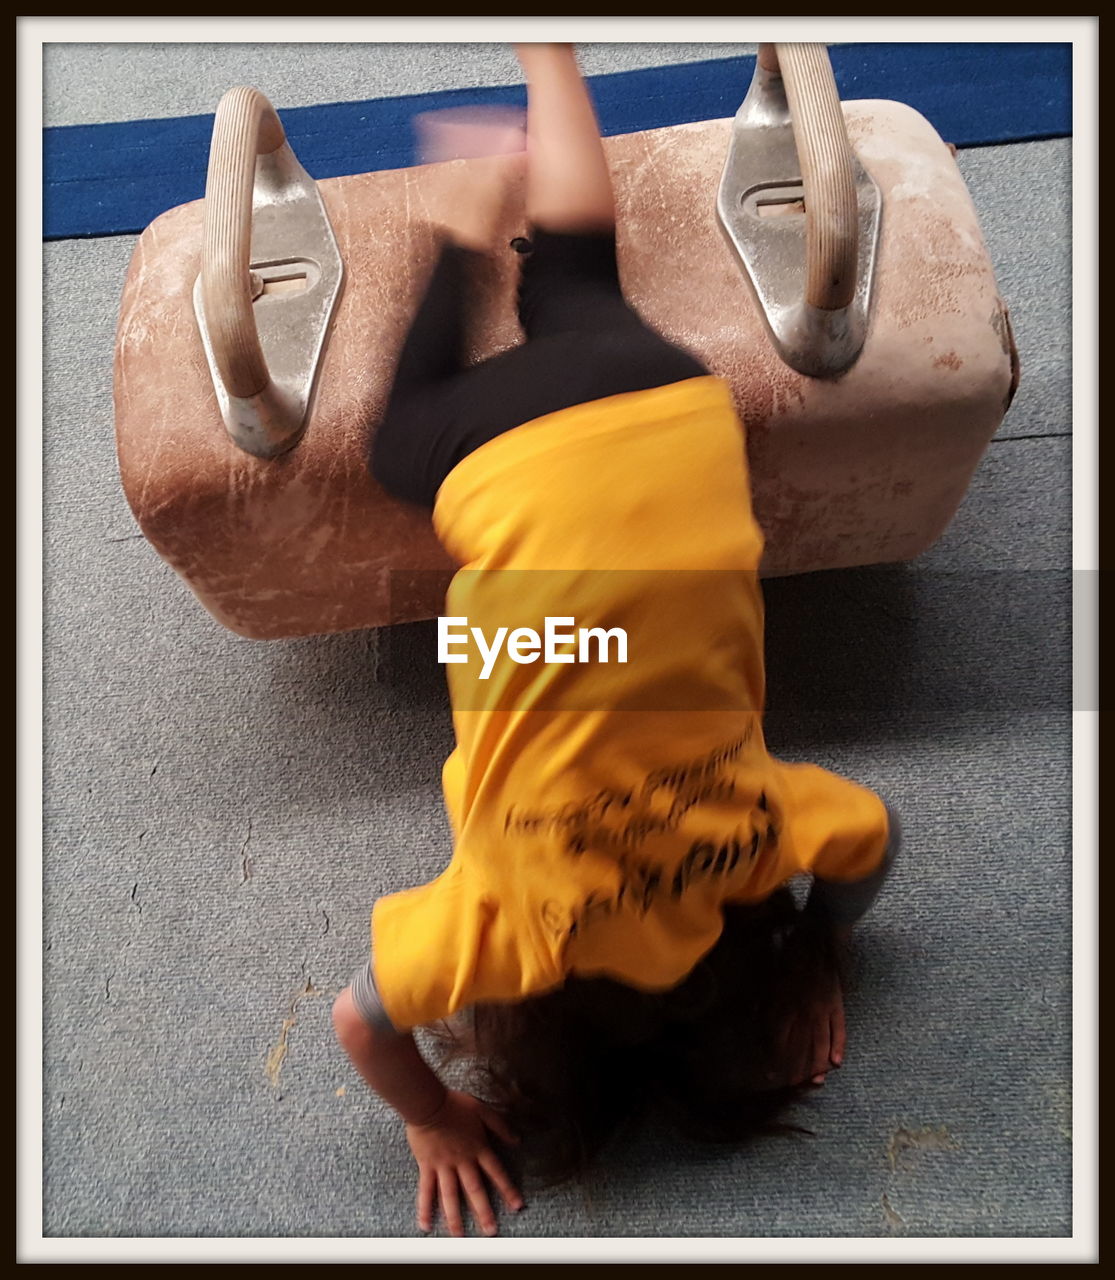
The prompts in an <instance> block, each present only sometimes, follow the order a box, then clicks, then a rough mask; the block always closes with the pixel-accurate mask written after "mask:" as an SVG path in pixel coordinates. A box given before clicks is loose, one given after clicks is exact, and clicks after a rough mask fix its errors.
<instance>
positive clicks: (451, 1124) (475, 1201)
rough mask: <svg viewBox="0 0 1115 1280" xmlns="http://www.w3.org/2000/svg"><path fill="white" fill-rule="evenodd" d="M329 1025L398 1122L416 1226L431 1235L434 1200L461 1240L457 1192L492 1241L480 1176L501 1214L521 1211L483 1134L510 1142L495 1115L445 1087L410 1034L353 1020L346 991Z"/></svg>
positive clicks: (381, 1020) (355, 1012)
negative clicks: (413, 1178) (413, 1189)
mask: <svg viewBox="0 0 1115 1280" xmlns="http://www.w3.org/2000/svg"><path fill="white" fill-rule="evenodd" d="M333 1027H334V1029H335V1031H336V1033H337V1039H338V1040H339V1041H340V1043H341V1046H342V1048H343V1049H344V1050H345V1052H346V1053H347V1054H348V1056H349V1058H350V1059H351V1060H352V1064H353V1066H355V1067H356V1069H357V1071H359V1073H360V1075H361V1076H363V1078H364V1080H365V1081H366V1082H367V1084H368V1085H369V1086H370V1087H371V1088H372V1089H373V1090H374V1091H375V1092H376V1093H377V1094H379V1096H380V1097H381V1098H382V1099H383V1100H384V1101H385V1102H386V1103H388V1104H389V1105H390V1106H392V1107H394V1108H395V1110H396V1111H397V1112H398V1113H399V1115H400V1116H402V1118H403V1120H404V1121H405V1123H406V1134H407V1141H408V1142H409V1143H410V1148H411V1151H412V1152H413V1153H414V1158H415V1160H416V1161H417V1162H418V1169H419V1181H418V1225H419V1227H421V1229H422V1230H423V1231H430V1230H432V1228H433V1219H434V1209H435V1204H436V1203H437V1201H438V1199H440V1201H441V1206H442V1211H443V1213H444V1215H445V1220H446V1223H447V1225H448V1227H449V1230H450V1232H451V1233H452V1234H453V1235H455V1236H463V1235H464V1226H463V1223H462V1218H461V1194H460V1193H461V1189H462V1188H463V1190H464V1192H465V1195H466V1197H467V1199H468V1203H469V1205H470V1206H471V1208H472V1211H473V1214H474V1216H475V1218H476V1221H477V1222H478V1224H479V1225H480V1228H481V1230H482V1231H484V1233H485V1234H486V1235H494V1234H495V1232H496V1221H495V1215H494V1213H493V1212H492V1208H491V1204H490V1202H489V1199H488V1193H487V1190H486V1188H485V1186H484V1179H483V1173H486V1174H487V1175H488V1177H489V1178H490V1179H491V1180H492V1182H493V1183H494V1184H495V1185H496V1187H497V1188H498V1190H499V1192H500V1194H501V1195H502V1197H503V1200H504V1203H505V1204H506V1205H507V1207H508V1208H509V1209H513V1210H517V1209H521V1208H522V1198H521V1197H520V1195H519V1192H518V1190H517V1189H516V1188H515V1186H514V1184H513V1183H512V1182H511V1180H510V1178H508V1176H507V1174H506V1173H505V1172H504V1169H503V1166H502V1165H501V1164H500V1162H499V1160H498V1159H497V1157H496V1156H495V1154H494V1153H493V1152H492V1150H491V1146H490V1141H489V1136H488V1130H489V1129H490V1130H492V1131H493V1132H494V1133H496V1134H498V1135H499V1136H500V1137H501V1138H503V1139H504V1140H505V1141H508V1142H514V1141H516V1139H515V1136H514V1134H512V1133H511V1132H510V1131H509V1130H508V1129H507V1126H506V1125H505V1124H504V1122H503V1120H502V1118H501V1117H500V1116H499V1114H498V1113H497V1112H495V1111H493V1110H492V1108H490V1107H488V1106H487V1105H486V1104H485V1103H483V1102H481V1101H480V1100H479V1099H477V1098H474V1097H472V1096H471V1095H470V1094H467V1093H462V1092H460V1091H458V1090H456V1089H447V1088H446V1087H445V1085H444V1084H442V1082H441V1081H440V1080H439V1079H438V1077H437V1075H436V1074H435V1073H434V1072H433V1071H432V1070H431V1069H430V1067H429V1066H428V1064H427V1063H426V1061H425V1059H424V1058H423V1057H422V1055H421V1054H420V1053H419V1051H418V1046H417V1045H416V1044H415V1042H414V1037H413V1036H412V1035H410V1034H409V1033H408V1032H400V1031H396V1030H395V1029H394V1028H393V1027H391V1025H390V1023H389V1022H388V1021H387V1019H386V1018H385V1017H379V1016H377V1017H375V1018H374V1019H371V1020H369V1019H368V1018H366V1017H365V1016H363V1015H362V1014H361V1012H360V1010H359V1009H358V1008H357V1005H356V1001H355V1000H354V998H353V989H352V987H351V986H349V987H346V988H345V989H344V991H342V992H341V994H340V995H339V996H338V997H337V1000H336V1002H335V1003H334V1005H333Z"/></svg>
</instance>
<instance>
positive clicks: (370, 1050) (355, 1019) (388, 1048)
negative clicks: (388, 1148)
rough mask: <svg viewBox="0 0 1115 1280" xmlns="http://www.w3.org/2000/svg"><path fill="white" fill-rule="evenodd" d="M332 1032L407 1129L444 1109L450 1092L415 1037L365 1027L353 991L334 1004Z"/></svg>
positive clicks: (350, 990)
mask: <svg viewBox="0 0 1115 1280" xmlns="http://www.w3.org/2000/svg"><path fill="white" fill-rule="evenodd" d="M333 1028H334V1030H335V1031H336V1033H337V1039H338V1040H339V1041H340V1043H341V1047H342V1048H343V1049H344V1051H345V1052H346V1053H347V1054H348V1056H349V1058H350V1059H351V1060H352V1065H353V1066H354V1067H355V1068H356V1070H357V1071H359V1072H360V1074H361V1075H362V1076H363V1077H364V1080H365V1081H366V1082H367V1084H368V1085H369V1086H370V1087H371V1088H372V1089H373V1090H374V1091H375V1092H376V1093H378V1094H379V1096H380V1097H381V1098H382V1099H383V1100H384V1102H386V1103H388V1104H389V1105H390V1106H392V1107H394V1108H395V1110H396V1111H397V1112H398V1113H399V1115H400V1116H402V1118H403V1119H404V1120H405V1121H406V1123H407V1124H419V1125H421V1124H427V1123H428V1122H429V1121H430V1120H431V1119H432V1118H433V1117H434V1116H435V1115H436V1114H437V1112H438V1111H439V1110H440V1109H441V1107H442V1106H443V1105H444V1103H445V1096H446V1094H447V1093H448V1090H447V1089H446V1087H445V1085H443V1084H442V1082H441V1081H440V1080H439V1079H438V1078H437V1076H436V1075H435V1074H434V1072H433V1071H432V1070H431V1069H430V1067H429V1066H428V1065H427V1063H426V1060H425V1059H424V1058H423V1057H422V1055H421V1054H420V1053H419V1052H418V1046H417V1045H416V1044H415V1043H414V1037H413V1036H412V1035H409V1034H405V1033H402V1032H398V1031H394V1030H392V1029H389V1028H387V1027H386V1026H384V1025H377V1026H372V1025H371V1024H370V1023H368V1022H366V1021H365V1020H364V1018H363V1017H362V1016H361V1015H360V1012H359V1010H358V1009H357V1007H356V1003H355V1001H354V1000H353V995H352V987H351V986H349V987H345V989H344V990H343V991H342V992H341V994H340V995H339V996H338V997H337V1001H336V1003H335V1004H334V1005H333Z"/></svg>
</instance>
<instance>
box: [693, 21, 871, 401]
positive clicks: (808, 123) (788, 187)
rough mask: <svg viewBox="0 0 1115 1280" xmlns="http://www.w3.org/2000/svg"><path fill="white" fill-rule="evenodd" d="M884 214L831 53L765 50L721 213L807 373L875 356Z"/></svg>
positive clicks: (818, 48) (781, 336)
mask: <svg viewBox="0 0 1115 1280" xmlns="http://www.w3.org/2000/svg"><path fill="white" fill-rule="evenodd" d="M881 208H882V199H881V196H880V194H879V188H878V187H877V186H876V184H875V181H874V180H873V179H872V177H871V176H870V174H868V173H867V171H866V170H865V169H864V168H863V166H862V165H861V164H860V162H859V160H858V159H857V158H856V157H855V155H854V154H853V152H852V148H851V144H850V143H849V141H848V135H847V130H846V127H845V124H844V115H843V111H842V110H841V107H840V100H839V97H838V95H837V91H836V81H835V79H834V78H833V74H832V65H831V63H830V62H829V58H828V52H827V50H826V48H825V46H824V45H821V44H778V45H761V46H760V49H759V57H758V58H757V60H756V63H755V74H754V77H753V78H752V81H751V87H750V88H749V89H748V92H747V97H746V98H745V99H744V101H743V105H742V106H741V107H740V109H739V111H738V112H737V113H736V117H735V122H734V124H733V126H732V138H731V142H730V145H729V148H728V155H727V158H726V160H725V164H724V171H723V174H722V175H721V179H720V190H719V193H718V195H717V214H718V215H719V219H720V225H721V228H722V230H723V232H724V234H725V236H726V237H727V239H728V242H729V243H730V244H731V245H732V247H733V248H734V250H735V251H736V253H737V254H738V255H739V258H740V261H741V263H742V265H743V268H744V270H745V272H746V274H747V278H748V281H749V282H750V284H751V288H752V290H753V292H754V294H755V298H756V301H757V303H758V306H759V310H760V312H761V314H762V316H763V318H764V320H765V321H766V325H767V328H768V329H769V331H770V335H771V339H772V341H773V343H774V346H775V348H776V350H777V351H778V353H779V355H780V356H781V357H782V359H783V360H784V361H785V362H786V363H787V364H788V365H789V366H790V367H791V368H793V369H796V370H797V371H798V372H799V373H803V374H806V375H807V376H809V377H816V378H825V377H835V376H836V375H837V374H840V373H843V372H844V371H845V370H847V369H849V368H851V366H852V365H853V364H854V363H855V361H856V359H857V358H858V356H859V354H860V351H861V350H862V349H863V344H864V341H865V339H866V336H867V328H868V319H869V315H870V307H871V287H872V281H873V276H874V270H875V251H876V246H877V244H878V237H879V223H880V220H881Z"/></svg>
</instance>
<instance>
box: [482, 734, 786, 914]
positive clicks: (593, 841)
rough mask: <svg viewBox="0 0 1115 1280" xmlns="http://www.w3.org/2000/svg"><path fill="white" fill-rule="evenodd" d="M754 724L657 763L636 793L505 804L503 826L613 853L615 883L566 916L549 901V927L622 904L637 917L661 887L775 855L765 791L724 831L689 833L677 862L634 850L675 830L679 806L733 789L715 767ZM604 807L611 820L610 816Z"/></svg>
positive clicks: (674, 891) (666, 889)
mask: <svg viewBox="0 0 1115 1280" xmlns="http://www.w3.org/2000/svg"><path fill="white" fill-rule="evenodd" d="M753 732H754V729H753V726H749V728H748V731H747V732H746V733H745V734H743V735H741V736H740V737H739V738H737V739H734V740H733V741H732V742H730V743H727V744H725V745H724V746H723V747H720V748H718V749H717V750H715V751H713V752H710V753H709V754H708V755H706V756H702V757H699V758H698V759H696V760H691V761H687V762H685V763H683V764H680V765H675V766H669V767H667V768H664V769H658V770H655V771H654V772H653V773H652V774H649V775H648V776H647V777H646V778H645V779H644V780H643V783H642V786H641V787H640V788H639V791H638V794H637V795H636V794H635V793H632V792H625V793H618V792H611V791H601V792H598V793H597V794H596V795H595V796H592V797H590V798H589V799H588V800H587V801H583V802H581V803H573V804H567V805H562V806H560V807H558V808H555V809H552V810H543V811H536V812H533V813H531V812H525V811H520V810H516V809H515V808H514V807H512V808H510V809H508V811H507V815H506V819H505V822H504V830H505V831H512V830H513V831H517V832H535V833H538V832H548V833H554V832H560V833H562V834H563V835H564V837H565V846H564V847H565V849H566V851H567V852H568V853H569V854H570V855H571V856H574V857H577V856H579V855H581V854H583V853H584V852H585V851H586V850H588V849H589V848H593V849H598V850H602V851H607V852H610V853H612V854H614V855H615V856H616V860H617V863H618V866H619V869H620V875H621V879H620V884H619V888H618V889H615V890H594V891H593V892H591V893H589V894H588V896H587V897H586V898H585V899H584V901H583V902H582V903H581V905H580V907H579V908H578V909H577V910H575V912H574V915H573V919H572V922H569V919H568V916H565V917H564V919H563V918H562V913H561V911H560V908H559V907H558V904H556V903H555V902H553V901H552V900H551V901H547V902H546V903H545V904H544V905H543V908H542V918H543V922H544V923H545V924H546V926H547V928H549V929H550V930H551V931H552V932H553V933H554V934H555V935H559V936H560V935H562V934H565V935H568V936H569V937H575V936H576V935H577V934H578V933H579V932H580V931H581V930H583V929H585V928H587V927H588V926H590V925H591V924H593V923H595V922H596V921H597V920H600V919H605V918H607V917H608V916H611V915H613V914H614V913H615V912H617V911H620V910H631V911H634V912H636V914H638V915H639V916H640V917H642V916H645V915H646V913H647V912H648V911H649V910H650V909H651V907H652V906H653V904H654V903H655V902H656V901H657V900H658V899H659V898H661V897H662V896H663V895H667V896H668V897H669V899H670V900H672V901H674V902H677V901H680V899H681V898H682V897H683V896H684V895H685V894H686V893H688V892H689V891H690V890H691V889H693V888H694V887H695V886H697V885H699V884H705V883H707V882H709V881H710V880H714V879H717V878H727V877H729V876H731V875H733V874H734V873H735V872H736V870H737V869H738V868H739V866H740V865H741V863H746V864H747V865H748V866H749V867H754V866H755V865H756V864H757V863H758V861H759V860H760V859H762V858H764V857H768V856H771V855H773V853H774V850H775V849H776V847H777V843H778V829H777V827H776V826H775V823H774V820H773V817H772V815H771V812H770V804H769V801H768V799H767V796H766V793H765V792H762V793H760V795H759V797H758V799H757V800H755V801H754V802H753V804H752V806H751V807H750V812H749V813H748V814H747V817H746V820H745V821H744V823H742V824H740V825H738V826H737V827H736V828H735V829H734V830H733V831H732V832H731V833H730V834H728V835H723V834H719V835H712V834H710V835H709V836H707V837H704V838H698V839H696V840H693V841H692V843H691V844H690V846H689V848H688V850H687V851H686V854H685V856H684V857H683V858H682V860H681V862H680V863H678V864H676V866H675V865H674V864H673V863H671V866H670V867H667V866H666V865H665V864H663V863H661V862H656V861H650V860H648V859H645V858H640V857H639V856H638V854H637V852H636V850H637V846H638V845H639V844H640V843H642V841H643V840H644V839H645V838H646V837H647V836H648V835H649V834H651V833H657V832H662V831H671V830H674V829H675V828H676V827H677V826H678V824H679V823H680V822H681V820H682V818H683V817H684V816H685V814H687V813H688V812H690V810H692V809H694V808H696V807H697V806H699V805H700V804H701V803H703V802H714V801H723V800H729V799H731V798H733V797H734V795H735V783H734V781H733V780H732V779H731V778H725V777H723V776H721V773H722V770H723V769H724V768H725V766H727V765H728V764H730V763H731V762H732V761H733V760H735V759H736V757H737V756H738V755H739V753H740V751H741V750H742V749H743V747H744V746H745V745H746V744H747V742H748V741H749V740H750V738H751V736H752V734H753ZM661 802H664V803H665V805H666V807H665V809H664V810H663V809H661V808H659V805H660V803H661ZM656 808H657V809H658V811H657V812H655V809H656ZM609 815H611V816H612V817H613V818H614V819H616V821H614V822H609V821H608V818H609ZM671 868H672V869H671Z"/></svg>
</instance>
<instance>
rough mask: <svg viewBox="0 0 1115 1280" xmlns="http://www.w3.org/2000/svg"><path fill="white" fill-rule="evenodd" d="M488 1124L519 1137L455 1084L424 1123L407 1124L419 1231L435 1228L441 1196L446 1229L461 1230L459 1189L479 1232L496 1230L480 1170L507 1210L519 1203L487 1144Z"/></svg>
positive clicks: (455, 1232) (508, 1138) (508, 1139)
mask: <svg viewBox="0 0 1115 1280" xmlns="http://www.w3.org/2000/svg"><path fill="white" fill-rule="evenodd" d="M488 1129H490V1130H491V1131H492V1132H493V1133H495V1134H497V1135H498V1136H499V1137H501V1138H502V1139H503V1140H504V1141H505V1142H510V1143H515V1142H517V1141H518V1139H517V1138H516V1137H515V1135H514V1134H513V1133H512V1132H511V1131H510V1129H508V1127H507V1125H506V1124H505V1123H504V1121H503V1119H502V1118H501V1116H500V1115H499V1113H498V1112H496V1111H494V1110H493V1109H492V1108H491V1107H489V1106H488V1105H487V1104H486V1103H483V1102H481V1101H480V1100H479V1098H474V1097H473V1096H472V1094H470V1093H462V1092H460V1091H459V1090H457V1089H450V1090H448V1091H447V1092H446V1095H445V1101H444V1103H442V1106H441V1108H440V1109H439V1111H438V1113H437V1114H436V1115H435V1116H434V1117H433V1119H431V1120H429V1121H427V1123H426V1124H422V1125H416V1124H408V1125H407V1127H406V1134H407V1141H408V1142H409V1143H410V1149H411V1151H412V1152H413V1153H414V1158H415V1160H417V1161H418V1225H419V1227H421V1229H422V1230H423V1231H431V1230H433V1224H434V1213H435V1201H436V1199H437V1197H438V1196H439V1195H440V1199H441V1210H442V1213H443V1214H444V1215H445V1221H446V1225H447V1226H448V1227H449V1231H450V1234H451V1235H455V1236H463V1235H464V1234H465V1231H464V1225H463V1222H462V1219H461V1189H462V1188H463V1189H464V1192H465V1195H466V1196H467V1197H468V1203H469V1205H470V1206H471V1208H472V1212H473V1216H474V1217H475V1218H476V1222H477V1224H478V1225H479V1227H480V1229H481V1231H483V1232H484V1234H485V1235H488V1236H494V1235H495V1234H496V1218H495V1214H494V1213H493V1212H492V1206H491V1203H490V1202H489V1199H488V1192H487V1188H486V1187H485V1185H484V1179H483V1177H482V1175H481V1170H483V1172H484V1173H486V1174H487V1175H488V1177H489V1178H490V1179H491V1180H492V1182H493V1183H494V1184H495V1186H496V1188H497V1189H498V1191H499V1193H500V1195H501V1196H502V1197H503V1201H504V1203H505V1204H506V1205H507V1207H508V1208H509V1209H512V1210H518V1209H521V1208H522V1207H523V1201H522V1197H521V1196H520V1195H519V1192H518V1190H517V1189H516V1188H515V1185H514V1184H513V1183H512V1181H511V1179H510V1178H509V1177H508V1176H507V1174H506V1173H505V1172H504V1169H503V1166H502V1165H501V1164H500V1162H499V1160H498V1158H497V1157H496V1155H495V1153H494V1152H493V1151H492V1149H491V1146H490V1145H489V1139H488V1132H487V1130H488Z"/></svg>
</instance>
